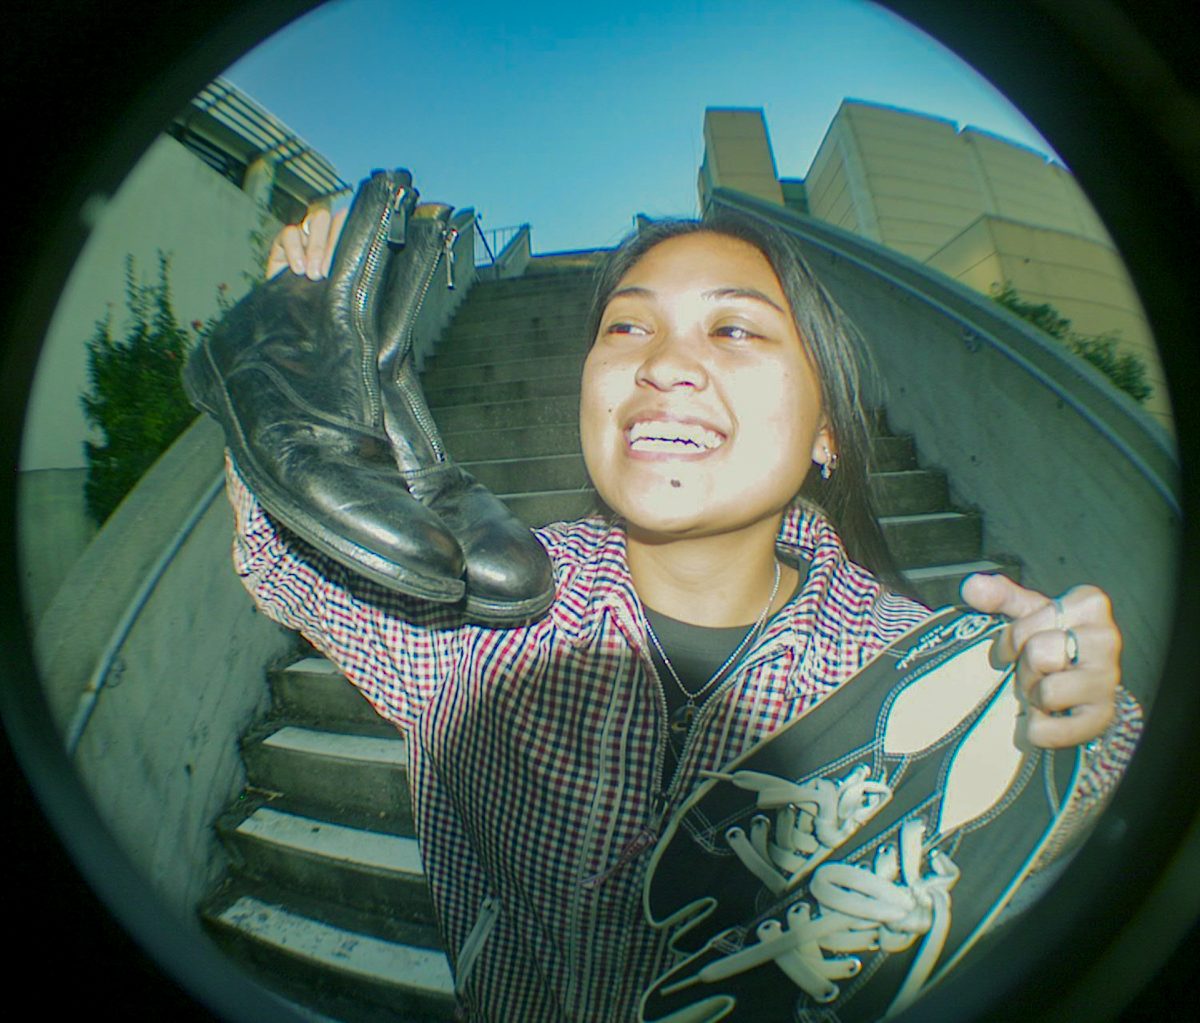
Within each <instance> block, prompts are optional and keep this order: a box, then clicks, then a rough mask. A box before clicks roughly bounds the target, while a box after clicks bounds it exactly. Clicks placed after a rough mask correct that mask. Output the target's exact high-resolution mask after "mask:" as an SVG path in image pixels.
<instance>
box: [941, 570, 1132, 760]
mask: <svg viewBox="0 0 1200 1023" xmlns="http://www.w3.org/2000/svg"><path fill="white" fill-rule="evenodd" d="M962 596H963V600H965V601H966V602H967V603H968V604H970V605H971V606H972V607H973V608H975V609H976V610H978V611H986V612H988V613H989V614H1002V615H1005V616H1007V617H1008V618H1011V619H1012V621H1011V622H1010V624H1009V626H1008V628H1006V629H1005V630H1004V631H1003V632H1002V633H1001V634H1000V638H999V639H998V640H997V641H996V644H995V646H994V647H993V649H992V663H993V665H994V666H995V667H997V668H1000V667H1006V666H1007V665H1009V664H1012V663H1013V662H1014V661H1015V662H1016V678H1017V686H1018V688H1019V692H1020V693H1021V694H1023V696H1024V699H1025V703H1026V707H1027V712H1028V715H1029V721H1028V734H1029V740H1030V742H1032V743H1034V744H1035V745H1037V746H1043V747H1051V748H1054V747H1065V746H1077V745H1079V744H1080V743H1084V742H1088V741H1089V740H1091V739H1095V738H1096V737H1098V736H1099V735H1100V734H1101V733H1102V732H1103V731H1104V730H1105V729H1106V728H1107V727H1108V725H1109V723H1110V722H1111V721H1112V720H1113V717H1114V715H1115V713H1116V693H1117V685H1118V683H1119V682H1120V681H1121V632H1120V630H1119V629H1118V628H1117V625H1116V622H1114V621H1113V617H1112V604H1111V602H1110V601H1109V599H1108V594H1106V593H1105V592H1104V591H1103V590H1100V589H1097V588H1096V587H1095V586H1076V587H1075V588H1074V589H1070V590H1068V591H1067V592H1066V593H1064V594H1063V595H1062V596H1061V597H1054V598H1051V597H1047V596H1046V595H1045V594H1042V593H1038V592H1037V591H1036V590H1027V589H1025V588H1024V587H1023V586H1018V585H1017V584H1016V583H1015V582H1013V581H1012V580H1011V579H1008V578H1007V577H1005V576H1002V575H973V576H970V577H969V578H968V579H966V580H965V581H964V582H963V586H962Z"/></svg>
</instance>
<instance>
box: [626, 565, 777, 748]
mask: <svg viewBox="0 0 1200 1023" xmlns="http://www.w3.org/2000/svg"><path fill="white" fill-rule="evenodd" d="M781 577H782V573H781V572H780V570H779V562H778V561H776V562H775V584H774V585H773V586H772V587H771V595H770V596H769V597H768V598H767V603H766V604H765V605H764V606H763V609H762V611H760V612H759V614H758V618H757V619H756V621H755V622H754V624H753V625H752V626H750V629H749V630H748V631H747V632H746V635H744V636H743V637H742V641H741V642H740V643H739V644H738V645H737V646H736V647H734V650H733V653H731V654H730V655H729V656H728V657H726V658H725V663H723V664H722V665H721V667H719V668H718V669H717V670H716V671H715V672H714V673H713V674H712V676H711V677H710V678H709V680H708V681H707V682H705V683H704V685H702V686H701V687H700V688H699V689H697V690H696V691H695V692H694V693H693V692H689V691H688V688H687V686H685V685H684V684H683V680H682V679H681V678H680V677H679V673H678V672H676V670H675V665H673V664H672V663H671V658H669V657H668V656H667V652H666V651H665V650H664V649H663V648H662V644H661V643H660V642H659V641H658V636H657V635H655V633H654V626H653V625H651V624H650V620H649V618H647V619H646V633H647V635H648V636H649V637H650V642H651V643H652V644H653V645H654V649H655V650H656V651H657V652H658V656H659V657H661V658H662V662H663V664H665V665H666V667H667V671H668V673H669V674H670V676H671V678H673V679H674V680H675V685H677V686H678V687H679V691H680V692H681V693H683V697H684V699H685V700H686V701H687V703H686V704H684V706H683V707H682V708H681V709H680V710H678V711H676V712H675V713H674V714H672V715H671V730H672V731H674V732H686V731H687V730H688V729H689V728H690V727H691V724H692V720H693V719H694V718H695V716H696V701H697V700H698V699H699V698H700V697H701V696H703V695H704V694H705V693H706V692H708V690H709V689H711V688H712V687H713V686H714V685H716V683H717V682H718V681H720V679H721V678H722V676H724V674H725V672H726V671H728V670H729V667H730V665H732V664H735V663H737V659H738V658H739V657H740V656H741V655H742V651H743V650H745V649H746V647H747V646H748V645H749V644H750V642H751V641H752V640H753V639H755V638H756V637H757V636H758V634H759V632H760V631H761V630H762V627H763V625H764V624H765V623H766V621H767V614H768V613H769V612H770V610H771V605H772V604H774V603H775V596H776V594H778V593H779V580H780V578H781Z"/></svg>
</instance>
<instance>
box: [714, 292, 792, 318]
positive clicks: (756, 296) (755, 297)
mask: <svg viewBox="0 0 1200 1023" xmlns="http://www.w3.org/2000/svg"><path fill="white" fill-rule="evenodd" d="M702 297H703V298H706V299H720V298H748V299H750V300H751V301H754V302H762V303H764V304H765V305H769V306H770V307H771V308H772V309H775V310H777V311H778V312H781V313H783V314H784V315H785V316H786V315H787V313H786V311H785V310H784V308H783V306H781V305H780V304H779V303H778V302H776V301H775V300H774V299H773V298H771V297H770V296H768V295H765V294H763V292H761V291H759V290H758V289H757V288H714V289H713V290H712V291H706V292H704V293H703V295H702Z"/></svg>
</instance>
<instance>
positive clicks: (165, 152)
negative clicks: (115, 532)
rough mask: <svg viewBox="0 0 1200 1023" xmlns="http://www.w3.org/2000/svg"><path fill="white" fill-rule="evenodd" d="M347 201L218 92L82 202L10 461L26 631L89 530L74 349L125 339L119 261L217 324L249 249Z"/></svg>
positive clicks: (243, 278)
mask: <svg viewBox="0 0 1200 1023" xmlns="http://www.w3.org/2000/svg"><path fill="white" fill-rule="evenodd" d="M346 188H347V185H346V183H345V182H343V181H342V180H341V179H340V178H339V177H338V175H337V174H336V173H335V171H334V169H333V167H332V166H331V165H330V163H329V161H328V160H326V159H325V158H324V157H322V156H321V155H320V154H319V153H316V152H314V151H313V150H312V149H311V147H309V146H308V145H307V144H306V143H305V142H304V141H303V140H302V139H300V138H298V137H297V136H296V135H295V134H294V133H293V132H291V131H290V130H289V129H288V128H287V127H286V126H285V125H283V124H281V123H280V122H279V121H278V120H276V119H275V118H274V117H273V116H272V115H271V114H270V113H268V112H267V111H266V110H264V109H263V108H262V107H260V106H259V105H258V104H257V103H255V102H254V101H253V100H252V99H250V97H248V96H246V95H245V94H243V93H241V92H240V91H239V90H237V89H236V88H234V87H233V86H232V85H230V84H229V83H227V82H224V81H222V80H220V79H218V80H217V81H215V82H213V83H212V84H210V85H209V86H207V87H206V88H205V89H204V90H203V91H202V92H201V93H200V94H199V95H198V96H196V97H195V98H194V99H193V100H192V101H191V103H189V105H188V107H187V108H186V109H185V110H184V111H182V112H181V113H180V114H179V115H178V116H177V117H176V118H175V119H174V121H172V123H171V124H170V125H168V126H167V127H166V128H165V130H164V131H163V133H162V134H161V135H160V136H159V137H158V138H157V139H156V140H155V141H154V143H153V144H152V145H151V146H150V147H149V149H147V151H146V153H145V154H144V155H143V156H142V158H141V159H140V160H139V161H138V163H137V164H136V165H135V166H134V168H133V169H132V170H131V171H130V172H129V175H128V176H127V177H126V178H125V180H124V181H123V182H122V184H121V186H120V188H119V189H118V190H117V191H116V192H115V194H113V195H111V196H100V195H97V196H94V197H92V200H91V202H90V203H89V205H88V208H87V209H86V210H84V211H82V212H81V216H84V217H86V219H87V222H88V226H89V227H90V234H89V236H88V240H87V242H86V244H85V245H84V247H83V250H82V252H81V253H80V255H79V258H78V260H77V261H76V263H75V266H74V267H73V268H72V270H71V274H70V276H69V278H68V280H67V283H66V286H65V287H64V289H63V293H62V295H61V297H60V299H59V302H58V306H57V308H56V309H55V312H54V317H53V319H52V320H51V323H50V326H49V328H48V330H47V333H46V338H45V340H44V342H43V344H42V350H41V354H40V356H39V360H38V368H37V373H36V375H35V377H34V380H33V383H32V386H31V388H30V394H29V404H28V406H27V409H26V417H25V429H24V433H23V435H22V444H21V456H20V478H19V488H18V494H19V500H20V544H21V562H22V569H21V571H22V577H23V581H24V583H25V593H26V601H27V609H28V610H29V611H30V612H31V616H32V617H34V618H36V617H37V616H38V614H39V613H40V610H41V609H42V608H43V607H44V606H45V605H46V604H47V603H48V602H49V600H50V598H51V597H52V596H53V593H54V590H55V589H56V588H57V585H58V582H59V580H61V579H62V578H63V577H64V576H65V574H66V572H67V570H68V569H69V568H70V567H71V565H72V564H73V562H74V559H75V558H76V557H77V556H78V554H79V553H80V552H81V551H82V550H83V548H84V547H85V546H86V545H87V543H88V542H89V540H90V539H91V537H92V535H93V534H94V532H95V526H94V524H93V523H91V521H90V520H89V519H88V518H87V516H86V514H85V511H84V503H83V483H84V479H85V477H86V471H87V470H86V468H85V466H86V461H85V455H84V441H85V440H87V439H97V438H95V437H94V436H93V434H92V433H91V430H90V428H89V426H88V424H87V422H86V420H85V418H84V415H83V410H82V407H81V405H80V396H81V395H82V394H83V393H84V391H85V390H86V388H87V386H88V379H87V351H86V344H87V342H88V340H89V339H90V338H91V337H92V336H93V335H94V334H95V331H96V323H97V321H98V320H101V319H102V318H104V317H105V316H109V317H110V318H111V331H112V335H113V337H114V338H123V337H124V329H125V323H124V320H125V314H126V305H125V272H126V269H125V268H126V259H127V257H129V256H132V257H133V259H134V262H135V270H136V273H137V277H138V278H139V280H140V281H141V282H142V283H153V282H154V281H156V280H157V269H158V252H159V251H160V250H161V251H163V252H165V253H167V254H168V255H169V256H170V259H171V275H170V284H171V295H172V300H173V305H174V309H175V313H176V315H177V317H178V320H179V322H180V323H182V324H189V323H192V322H193V321H200V322H204V321H205V320H207V319H208V318H209V317H210V316H212V315H213V314H214V313H216V312H218V309H219V305H218V294H219V293H220V292H221V290H222V286H224V289H223V290H224V292H225V294H226V295H227V296H228V297H229V298H230V299H233V298H236V297H238V296H239V295H240V294H241V293H242V292H244V291H245V290H246V288H247V287H248V286H249V280H250V278H251V277H253V276H256V275H257V274H259V273H261V267H260V266H259V265H258V264H257V259H258V252H257V251H256V250H257V249H260V248H261V245H259V244H256V242H255V239H254V238H253V237H252V236H253V235H254V234H255V233H256V232H257V233H259V234H260V235H261V234H265V235H266V237H267V238H269V237H271V236H273V235H274V233H275V232H276V231H277V230H278V229H279V226H280V222H281V221H283V222H287V221H291V220H294V219H297V218H298V216H299V215H302V214H303V212H304V210H305V208H306V206H307V205H308V204H309V203H310V202H313V201H314V200H318V199H320V198H321V197H323V196H332V195H334V194H337V193H340V192H342V191H344V190H345V189H346Z"/></svg>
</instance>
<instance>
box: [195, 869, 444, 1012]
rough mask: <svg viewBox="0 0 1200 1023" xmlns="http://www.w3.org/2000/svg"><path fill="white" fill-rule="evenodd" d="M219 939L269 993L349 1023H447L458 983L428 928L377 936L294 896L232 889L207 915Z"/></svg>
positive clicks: (350, 918)
mask: <svg viewBox="0 0 1200 1023" xmlns="http://www.w3.org/2000/svg"><path fill="white" fill-rule="evenodd" d="M202 916H203V919H204V922H205V924H206V925H207V926H208V928H209V929H210V931H211V932H212V933H213V935H214V937H215V938H216V939H217V940H218V941H219V942H220V943H221V944H222V945H224V946H225V947H226V948H227V949H229V950H230V951H231V952H233V954H234V955H236V956H237V958H238V959H239V961H241V962H245V963H248V964H249V965H250V966H251V968H252V969H253V970H254V972H255V973H256V974H257V975H258V976H259V978H260V979H261V980H262V982H263V983H264V985H266V986H268V987H270V988H272V989H274V990H276V991H279V992H280V993H281V994H283V995H284V996H286V997H289V998H292V999H294V1000H295V1001H297V1002H299V1003H300V1004H303V1005H307V1006H310V1007H312V1008H313V1009H314V1010H316V1011H318V1012H324V1013H325V1014H326V1015H328V1016H329V1017H330V1018H334V1019H338V1020H343V1021H345V1023H382V1021H384V1020H391V1021H395V1023H400V1021H406V1023H407V1021H412V1023H444V1021H449V1020H452V1019H454V982H453V979H452V976H451V973H450V966H449V962H448V960H447V959H446V955H445V953H444V952H443V951H442V950H441V949H440V948H438V947H437V940H436V937H435V936H434V935H433V934H432V933H431V932H430V930H429V929H428V928H414V927H407V928H405V927H403V926H394V927H391V928H389V929H390V930H391V931H392V932H393V933H392V934H387V935H381V934H378V933H373V931H372V930H371V929H370V928H369V927H363V926H361V925H362V924H363V923H366V922H368V920H367V918H366V917H365V916H363V917H361V918H355V917H354V915H353V914H350V913H347V912H346V911H344V910H342V909H341V908H340V907H336V906H334V905H333V904H319V903H316V902H315V901H309V902H308V904H307V905H297V902H296V899H295V897H294V896H293V895H292V894H291V893H284V892H281V891H278V890H271V889H267V890H257V889H251V888H247V887H245V886H242V885H236V884H235V885H231V886H229V888H228V889H227V890H226V891H223V892H222V893H220V894H219V895H218V896H217V897H215V898H214V899H212V900H211V901H210V903H209V904H208V905H207V906H206V907H205V908H204V910H203V913H202Z"/></svg>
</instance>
